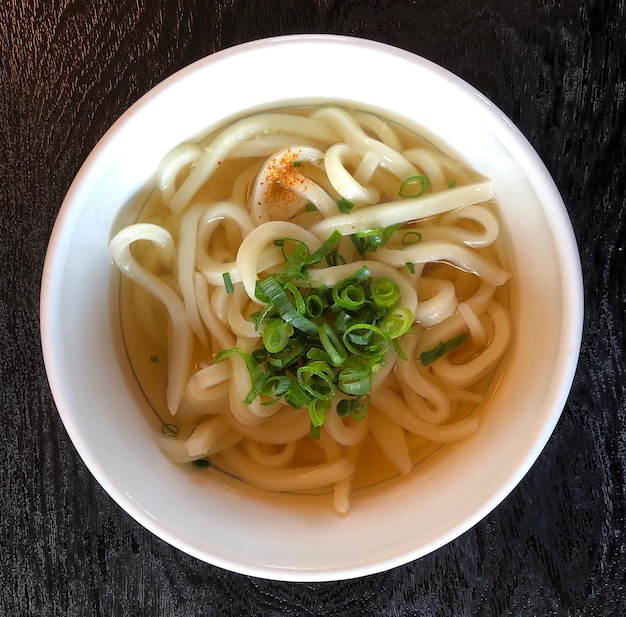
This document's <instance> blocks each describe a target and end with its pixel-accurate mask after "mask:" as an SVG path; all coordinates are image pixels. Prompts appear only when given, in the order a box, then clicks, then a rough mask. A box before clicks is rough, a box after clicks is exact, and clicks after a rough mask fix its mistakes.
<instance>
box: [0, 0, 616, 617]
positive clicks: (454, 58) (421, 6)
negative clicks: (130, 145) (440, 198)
mask: <svg viewBox="0 0 626 617" xmlns="http://www.w3.org/2000/svg"><path fill="white" fill-rule="evenodd" d="M303 32H311V33H315V32H321V33H341V34H351V35H357V36H361V37H366V38H370V39H376V40H379V41H384V42H387V43H390V44H393V45H396V46H399V47H402V48H405V49H407V50H410V51H413V52H416V53H418V54H420V55H423V56H425V57H427V58H429V59H431V60H434V61H435V62H438V63H439V64H441V65H443V66H444V67H446V68H448V69H450V70H452V71H453V72H455V73H456V74H458V75H459V76H461V77H462V78H464V79H465V80H467V81H468V82H470V83H471V84H473V85H474V86H476V87H477V88H478V89H480V90H481V91H482V92H483V93H485V94H486V95H487V96H488V97H489V98H490V99H491V100H492V101H494V102H495V103H496V104H497V105H498V106H499V107H500V108H501V109H502V110H503V111H504V112H505V113H506V114H507V115H508V116H509V117H510V118H511V119H512V120H513V121H514V122H515V123H516V124H517V125H518V126H519V127H520V129H521V130H522V132H523V133H524V134H525V135H526V136H527V137H528V139H529V140H530V142H531V143H532V144H533V146H534V147H535V148H536V149H537V151H538V152H539V154H540V155H541V157H542V158H543V159H544V161H545V163H546V165H547V167H548V169H549V170H550V171H551V173H552V174H553V176H554V179H555V181H556V184H557V185H558V187H559V189H560V190H561V192H562V195H563V197H564V200H565V203H566V204H567V208H568V211H569V213H570V216H571V218H572V222H573V225H574V230H575V232H576V236H577V239H578V243H579V248H580V255H581V259H582V263H583V269H584V278H585V285H586V291H585V301H586V309H585V318H586V326H585V333H584V340H583V346H582V354H581V358H580V364H579V368H578V372H577V376H576V379H575V382H574V386H573V389H572V392H571V395H570V397H569V401H568V404H567V406H566V408H565V410H564V413H563V416H562V419H561V421H560V423H559V425H558V427H557V429H556V431H555V433H554V435H553V437H552V439H551V440H550V442H549V444H548V445H547V447H546V449H545V450H544V452H543V453H542V455H541V457H540V458H539V460H538V462H537V463H536V464H535V465H534V467H533V468H532V469H531V471H530V472H529V473H528V475H527V476H526V478H525V479H524V480H523V481H522V483H521V484H520V486H519V487H518V488H517V489H516V490H515V491H514V492H513V493H512V494H511V495H510V496H509V497H508V498H507V499H506V500H505V501H504V503H502V504H501V505H500V506H499V507H498V508H497V509H496V510H495V511H494V512H492V513H491V514H489V515H488V516H487V517H486V518H485V519H484V520H483V521H481V522H480V523H479V524H478V525H476V526H475V527H474V528H473V529H472V530H470V531H468V532H467V533H465V534H464V535H463V536H462V537H460V538H459V539H457V540H456V541H454V542H452V543H451V544H449V545H448V546H445V547H444V548H441V549H440V550H438V551H436V552H435V553H433V554H431V555H429V556H427V557H424V558H423V559H421V560H419V561H416V562H414V563H410V564H408V565H406V566H403V567H400V568H397V569H395V570H392V571H389V572H386V573H383V574H380V575H377V576H371V577H367V578H363V579H357V580H351V581H345V582H339V583H329V584H306V585H305V584H301V585H295V584H287V583H278V582H272V581H263V580H257V579H253V578H249V577H245V576H241V575H237V574H233V573H230V572H226V571H223V570H220V569H218V568H215V567H212V566H210V565H207V564H205V563H202V562H200V561H197V560H195V559H193V558H191V557H189V556H187V555H185V554H183V553H181V552H179V551H178V550H176V549H174V548H172V547H170V546H169V545H167V544H165V543H164V542H162V541H161V540H159V539H158V538H156V537H154V536H153V535H152V534H150V533H149V532H147V531H145V530H144V529H143V528H142V527H140V526H139V525H138V524H136V523H135V522H134V521H133V520H132V519H131V518H130V517H129V516H128V515H126V514H125V513H124V512H123V511H122V510H121V509H120V508H119V507H118V506H117V505H116V504H115V503H114V502H113V501H112V500H111V499H110V498H109V497H108V495H107V494H105V493H104V491H103V490H102V489H101V488H100V487H99V485H97V484H96V482H95V481H94V480H93V478H92V477H91V475H90V473H89V472H88V471H87V470H86V468H85V466H84V465H83V463H82V462H81V460H80V459H79V458H78V456H77V454H76V452H75V450H74V447H73V445H72V444H71V442H70V440H69V439H68V436H67V434H66V432H65V430H64V428H63V425H62V423H61V421H60V419H59V416H58V414H57V412H56V410H55V406H54V403H53V400H52V397H51V394H50V390H49V388H48V384H47V380H46V376H45V371H44V367H43V362H42V355H41V350H40V338H39V325H38V317H39V315H38V309H39V284H40V277H41V270H42V264H43V260H44V255H45V251H46V245H47V242H48V238H49V234H50V232H51V229H52V226H53V224H54V220H55V217H56V215H57V212H58V210H59V207H60V205H61V202H62V200H63V197H64V194H65V192H66V191H67V189H68V187H69V185H70V182H71V181H72V179H73V177H74V175H75V174H76V172H77V171H78V169H79V167H80V165H81V164H82V162H83V161H84V159H85V158H86V156H87V155H88V153H89V151H90V150H91V149H92V148H93V146H94V145H95V144H96V142H97V141H98V139H99V138H100V137H101V136H102V135H103V133H104V132H105V131H106V129H107V128H108V127H109V126H110V125H111V124H112V123H113V122H114V121H115V119H116V118H117V117H118V116H119V115H120V114H121V113H122V112H123V111H124V110H125V109H126V108H127V107H128V106H130V105H131V104H132V103H133V102H134V101H136V100H137V99H138V98H139V97H140V96H141V95H143V94H144V93H145V92H146V91H148V90H149V89H150V88H151V87H153V86H154V85H155V84H157V83H158V82H160V81H161V80H162V79H164V78H165V77H167V76H168V75H170V74H172V73H173V72H175V71H177V70H178V69H180V68H182V67H184V66H186V65H188V64H189V63H191V62H193V61H194V60H197V59H198V58H201V57H202V56H205V55H207V54H209V53H211V52H213V51H216V50H219V49H222V48H225V47H229V46H231V45H234V44H237V43H241V42H244V41H248V40H251V39H256V38H260V37H265V36H271V35H278V34H288V33H303ZM625 67H626V8H625V4H624V1H623V0H607V1H603V0H595V1H589V0H532V1H529V2H522V1H516V0H457V1H456V2H451V1H449V0H443V1H442V2H434V1H433V0H414V1H409V0H396V1H389V0H379V1H377V2H375V1H373V0H345V1H341V0H318V1H314V0H268V1H265V2H264V1H262V0H215V1H214V2H202V1H200V0H169V1H158V0H2V1H1V2H0V208H1V215H0V216H1V219H0V230H1V234H0V264H1V276H0V337H1V338H0V350H1V362H0V397H1V399H0V400H1V413H2V426H3V427H4V428H3V429H2V430H1V431H0V434H1V437H0V444H1V447H0V462H1V466H2V467H1V469H2V472H1V474H0V483H1V491H0V538H1V540H0V542H1V545H0V615H3V616H4V615H6V616H31V615H63V616H68V617H69V616H80V617H85V616H88V615H104V616H116V615H132V616H135V615H148V616H156V615H176V616H185V617H190V616H193V615H227V616H230V615H233V616H239V615H246V614H250V615H287V616H290V615H394V616H395V615H441V616H446V617H447V616H461V615H462V616H465V615H481V616H482V615H514V616H547V615H581V616H585V617H594V616H598V617H600V616H603V617H604V616H614V615H615V616H617V615H624V614H626V582H625V576H626V575H625V570H626V542H625V536H624V532H625V526H626V524H625V517H624V513H625V503H626V483H625V476H626V428H625V420H626V396H625V394H626V391H625V390H626V376H625V374H624V373H625V366H626V363H625V358H624V354H625V350H626V319H625V314H626V284H625V282H626V281H625V279H626V274H625V272H626V257H625V255H624V252H625V251H624V244H625V241H626V229H625V213H626V203H625V194H626V166H625V164H624V153H625V152H626V75H625ZM94 353H97V350H94Z"/></svg>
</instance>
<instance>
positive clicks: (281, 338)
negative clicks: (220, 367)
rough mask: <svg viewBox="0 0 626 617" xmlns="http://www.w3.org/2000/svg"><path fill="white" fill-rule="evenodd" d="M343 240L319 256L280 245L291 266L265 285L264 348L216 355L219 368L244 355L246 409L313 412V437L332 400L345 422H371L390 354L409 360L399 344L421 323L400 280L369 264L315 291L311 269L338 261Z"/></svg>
mask: <svg viewBox="0 0 626 617" xmlns="http://www.w3.org/2000/svg"><path fill="white" fill-rule="evenodd" d="M397 228H398V226H396V225H393V226H391V227H388V228H384V229H378V230H373V231H372V232H370V233H366V234H362V235H361V237H360V239H361V240H365V241H366V242H369V241H370V240H373V241H372V242H370V243H369V246H380V245H381V244H384V242H386V241H387V240H388V239H389V237H391V235H392V234H393V233H394V232H395V231H396V230H397ZM340 239H341V234H339V232H336V233H333V234H332V235H331V236H330V237H329V238H328V240H326V241H325V242H324V243H323V244H322V246H321V247H320V248H319V249H317V250H316V251H314V252H312V253H311V252H310V250H309V248H308V247H307V246H306V244H304V243H303V242H300V241H299V240H295V239H290V238H285V239H283V240H277V241H276V242H275V245H276V246H278V247H280V249H281V252H282V255H283V258H284V262H285V263H284V265H283V267H282V269H280V270H278V271H277V272H274V273H272V274H270V275H268V276H267V277H266V278H264V279H262V280H259V281H257V284H256V290H255V293H256V296H257V299H258V300H259V301H260V302H262V303H265V305H266V306H265V307H264V308H263V309H262V310H260V311H257V312H256V313H254V314H253V315H251V320H252V321H253V323H254V325H255V328H256V329H257V330H259V331H260V332H261V341H262V346H261V347H259V348H258V349H255V350H254V351H253V352H251V353H247V352H245V351H243V350H241V349H239V348H237V347H235V348H232V349H228V350H224V351H222V352H220V353H218V354H217V356H216V362H219V361H221V360H223V359H224V358H226V357H228V356H229V355H231V354H232V353H235V352H236V353H237V354H238V355H239V356H240V357H241V358H242V359H243V361H244V363H245V365H246V367H247V369H248V372H249V374H250V382H251V388H250V391H249V392H248V394H247V396H246V398H245V400H244V403H245V404H251V403H252V401H254V400H255V399H256V398H257V397H260V401H261V404H262V405H271V404H273V403H274V402H276V401H279V400H280V401H282V402H283V403H284V404H286V405H288V406H290V407H292V408H294V409H307V410H308V414H309V418H310V424H311V431H310V436H311V437H312V438H319V429H320V427H321V426H322V424H323V422H324V418H325V416H326V414H327V413H328V411H329V410H330V408H331V401H337V404H336V409H337V413H339V414H340V415H341V416H350V417H352V418H354V419H356V420H361V419H362V418H363V417H365V414H366V413H367V407H368V405H369V394H370V392H371V387H372V374H373V373H374V372H376V371H377V370H379V369H380V368H381V367H382V366H383V365H384V364H385V362H386V360H385V355H386V354H387V352H388V351H389V350H390V349H395V350H396V352H397V353H398V356H399V357H400V358H403V359H406V356H405V355H404V353H403V352H402V349H401V348H400V346H399V343H398V338H399V337H401V336H402V335H403V334H404V333H405V332H406V331H408V329H409V328H410V326H411V325H412V323H413V313H412V312H411V311H410V310H409V309H407V308H403V307H401V306H400V304H401V294H400V288H399V286H398V284H397V283H396V281H394V280H393V279H391V278H389V277H386V276H380V277H372V276H371V273H370V271H369V269H368V268H367V267H366V266H362V267H360V268H358V269H357V270H356V271H355V272H354V273H353V274H352V275H350V276H348V277H346V278H344V279H342V280H340V281H338V282H336V283H335V284H334V285H332V286H328V287H327V286H325V285H323V286H320V287H313V286H311V285H310V275H309V272H308V269H309V268H310V267H311V266H313V265H314V264H317V263H319V262H321V261H323V260H324V259H326V260H327V261H328V257H329V255H335V256H336V255H337V253H336V245H337V243H338V242H339V240H340ZM368 239H369V240H368ZM225 280H226V279H225Z"/></svg>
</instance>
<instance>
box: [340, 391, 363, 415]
mask: <svg viewBox="0 0 626 617" xmlns="http://www.w3.org/2000/svg"><path fill="white" fill-rule="evenodd" d="M369 404H370V395H369V394H363V395H361V396H356V397H354V398H344V399H342V400H340V401H339V402H338V403H337V415H338V416H339V417H340V418H348V417H349V418H353V419H354V420H358V421H361V420H363V418H365V415H366V414H367V408H368V407H369Z"/></svg>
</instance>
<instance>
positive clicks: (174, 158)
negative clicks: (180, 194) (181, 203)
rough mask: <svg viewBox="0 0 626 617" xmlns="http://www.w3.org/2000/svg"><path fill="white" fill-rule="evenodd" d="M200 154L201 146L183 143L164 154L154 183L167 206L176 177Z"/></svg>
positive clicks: (173, 189)
mask: <svg viewBox="0 0 626 617" xmlns="http://www.w3.org/2000/svg"><path fill="white" fill-rule="evenodd" d="M201 156H202V148H200V146H198V145H197V144H193V143H183V144H180V145H179V146H176V147H175V148H173V149H172V150H170V152H169V153H168V154H166V155H165V157H164V158H163V160H162V161H161V163H160V165H159V167H158V168H157V171H156V174H155V184H156V186H157V188H158V189H159V191H160V192H161V199H162V200H163V203H164V204H165V205H166V206H167V205H169V203H170V202H171V201H172V198H173V197H174V194H175V193H176V178H177V177H178V176H179V174H180V172H181V171H182V170H183V169H185V167H187V166H189V165H192V164H194V163H195V162H196V161H197V160H198V159H199V158H200V157H201Z"/></svg>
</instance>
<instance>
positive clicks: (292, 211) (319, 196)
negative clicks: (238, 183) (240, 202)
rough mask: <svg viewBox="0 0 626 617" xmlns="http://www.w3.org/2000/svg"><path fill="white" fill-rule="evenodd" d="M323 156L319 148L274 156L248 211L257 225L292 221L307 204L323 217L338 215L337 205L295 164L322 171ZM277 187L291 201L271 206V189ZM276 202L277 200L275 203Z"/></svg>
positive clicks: (292, 148) (263, 171) (297, 148)
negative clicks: (277, 221) (312, 206)
mask: <svg viewBox="0 0 626 617" xmlns="http://www.w3.org/2000/svg"><path fill="white" fill-rule="evenodd" d="M323 160H324V153H323V152H322V151H321V150H318V149H317V148H310V147H306V146H290V147H287V148H284V149H282V150H280V151H278V152H275V153H272V155H271V156H270V157H269V158H268V159H267V160H266V161H265V163H264V164H263V167H262V168H261V170H260V171H259V173H258V175H257V177H256V179H255V182H254V186H253V188H252V191H251V195H250V200H249V208H250V213H251V215H252V218H253V219H254V220H255V222H256V223H257V224H260V223H265V222H267V221H270V220H289V219H291V218H293V217H294V216H295V215H296V214H297V213H298V212H299V211H300V210H302V209H303V208H304V206H305V205H306V204H307V203H311V204H313V205H314V206H315V207H316V208H317V210H318V211H319V212H321V213H322V214H323V215H324V216H330V215H333V214H338V213H339V209H338V207H337V202H336V200H335V199H333V198H332V197H331V196H330V195H329V194H328V193H327V192H326V191H325V190H324V189H323V188H322V187H321V186H319V185H318V184H317V183H316V182H315V181H314V180H313V179H311V178H309V177H308V176H306V175H304V174H302V173H300V172H299V171H298V170H296V169H295V168H294V162H298V163H306V164H307V167H314V168H321V167H322V161H323ZM274 184H277V185H278V186H280V187H281V188H282V189H283V190H284V191H289V193H290V194H291V196H290V197H289V198H284V197H283V198H280V197H279V198H278V200H277V203H273V202H272V197H273V194H272V186H273V185H274ZM274 201H276V200H274Z"/></svg>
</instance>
